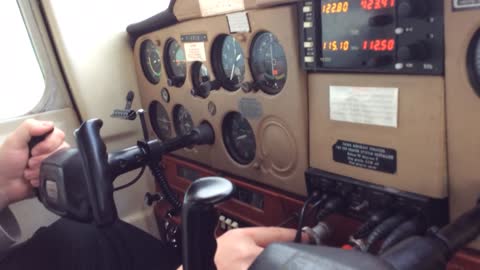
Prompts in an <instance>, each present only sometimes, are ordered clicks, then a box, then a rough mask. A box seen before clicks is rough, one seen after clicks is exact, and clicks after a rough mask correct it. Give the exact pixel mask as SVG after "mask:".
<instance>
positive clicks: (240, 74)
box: [212, 35, 245, 91]
mask: <svg viewBox="0 0 480 270" xmlns="http://www.w3.org/2000/svg"><path fill="white" fill-rule="evenodd" d="M212 65H213V69H214V72H215V77H216V78H217V79H218V80H220V81H221V82H222V86H223V88H225V89H226V90H229V91H236V90H238V89H239V88H240V84H241V83H242V82H243V80H244V79H245V55H244V53H243V50H242V47H241V46H240V43H239V42H238V41H237V40H236V39H235V37H233V36H231V35H220V36H218V37H217V38H216V39H215V41H214V43H213V46H212Z"/></svg>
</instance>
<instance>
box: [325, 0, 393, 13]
mask: <svg viewBox="0 0 480 270" xmlns="http://www.w3.org/2000/svg"><path fill="white" fill-rule="evenodd" d="M357 1H358V0H357ZM360 6H361V7H362V9H364V10H380V9H387V8H394V7H395V0H361V1H360ZM349 7H350V2H349V1H337V2H332V3H326V4H323V5H322V13H324V14H335V13H347V12H348V10H349Z"/></svg>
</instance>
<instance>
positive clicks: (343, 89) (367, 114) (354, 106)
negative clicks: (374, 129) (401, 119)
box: [330, 86, 398, 128]
mask: <svg viewBox="0 0 480 270" xmlns="http://www.w3.org/2000/svg"><path fill="white" fill-rule="evenodd" d="M330 119H331V120H334V121H343V122H350V123H357V124H369V125H377V126H385V127H394V128H396V127H398V88H381V87H354V86H330Z"/></svg>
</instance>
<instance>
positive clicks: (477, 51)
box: [467, 29, 480, 96]
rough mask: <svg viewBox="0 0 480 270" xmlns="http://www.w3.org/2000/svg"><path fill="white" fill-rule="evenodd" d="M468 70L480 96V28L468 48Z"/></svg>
mask: <svg viewBox="0 0 480 270" xmlns="http://www.w3.org/2000/svg"><path fill="white" fill-rule="evenodd" d="M467 70H468V76H469V78H470V83H471V84H472V87H473V89H474V90H475V92H476V93H477V95H478V96H480V29H478V30H477V32H476V33H475V34H474V35H473V38H472V41H471V42H470V46H469V48H468V54H467Z"/></svg>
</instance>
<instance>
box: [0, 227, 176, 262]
mask: <svg viewBox="0 0 480 270" xmlns="http://www.w3.org/2000/svg"><path fill="white" fill-rule="evenodd" d="M180 261H181V255H180V254H179V252H177V250H176V249H172V248H169V247H167V246H165V245H164V244H163V243H162V242H161V241H159V240H157V239H155V238H153V237H152V236H150V235H149V234H147V233H145V232H143V231H141V230H139V229H137V228H136V227H134V226H132V225H130V224H127V223H125V222H123V221H117V222H116V223H115V224H114V225H113V226H109V227H106V228H98V227H96V226H94V225H90V224H81V223H77V222H74V221H70V220H66V219H61V220H59V221H57V222H55V223H54V224H52V225H51V226H49V227H46V228H42V229H40V230H39V231H37V232H36V233H35V235H34V236H33V237H32V238H31V239H30V240H28V241H26V242H25V243H24V244H22V245H20V246H18V247H16V248H14V250H12V251H11V252H10V253H9V254H8V255H7V256H6V257H5V258H4V259H3V260H2V261H0V269H2V270H7V269H49V270H55V269H58V270H60V269H61V270H69V269H88V270H96V269H98V270H100V269H101V270H109V269H112V270H123V269H125V270H129V269H145V270H148V269H156V270H162V269H165V270H170V269H171V270H174V269H176V268H177V267H178V266H179V265H180Z"/></svg>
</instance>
